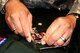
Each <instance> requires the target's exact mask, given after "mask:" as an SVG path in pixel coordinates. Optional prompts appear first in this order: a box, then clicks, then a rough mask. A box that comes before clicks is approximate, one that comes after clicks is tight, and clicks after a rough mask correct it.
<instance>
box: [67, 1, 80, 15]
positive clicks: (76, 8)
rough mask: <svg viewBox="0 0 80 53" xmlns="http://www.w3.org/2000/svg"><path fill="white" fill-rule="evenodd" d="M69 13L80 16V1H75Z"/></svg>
mask: <svg viewBox="0 0 80 53" xmlns="http://www.w3.org/2000/svg"><path fill="white" fill-rule="evenodd" d="M71 13H77V14H80V0H76V1H75V2H74V4H73V6H72V8H71V10H70V11H69V13H68V14H71Z"/></svg>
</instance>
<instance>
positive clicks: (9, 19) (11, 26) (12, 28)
mask: <svg viewBox="0 0 80 53" xmlns="http://www.w3.org/2000/svg"><path fill="white" fill-rule="evenodd" d="M6 23H7V24H8V26H9V28H10V29H11V31H14V30H15V31H14V33H15V34H18V32H17V30H16V27H15V26H14V24H13V22H12V20H11V18H10V17H7V18H6Z"/></svg>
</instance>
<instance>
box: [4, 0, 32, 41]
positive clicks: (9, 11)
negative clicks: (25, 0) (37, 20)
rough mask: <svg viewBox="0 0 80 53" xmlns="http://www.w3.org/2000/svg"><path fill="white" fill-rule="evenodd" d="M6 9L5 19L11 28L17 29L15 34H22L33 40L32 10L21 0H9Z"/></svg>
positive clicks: (28, 39)
mask: <svg viewBox="0 0 80 53" xmlns="http://www.w3.org/2000/svg"><path fill="white" fill-rule="evenodd" d="M5 10H6V14H5V20H6V22H7V24H8V25H9V27H10V28H11V30H12V31H13V30H14V29H16V30H15V31H14V33H15V34H20V35H21V36H24V37H25V38H26V39H27V41H28V42H31V34H30V33H31V32H32V14H31V13H30V11H29V10H28V9H27V8H26V7H25V6H24V5H23V4H22V3H21V2H20V1H19V0H9V1H8V2H7V4H6V5H5Z"/></svg>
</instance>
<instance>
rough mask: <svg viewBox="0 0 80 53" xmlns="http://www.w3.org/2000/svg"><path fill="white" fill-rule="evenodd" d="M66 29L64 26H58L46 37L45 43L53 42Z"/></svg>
mask: <svg viewBox="0 0 80 53" xmlns="http://www.w3.org/2000/svg"><path fill="white" fill-rule="evenodd" d="M66 30H67V28H66V26H61V27H59V28H58V29H57V30H55V31H54V32H53V33H52V34H51V35H50V37H49V38H48V39H47V44H48V45H52V44H53V43H55V42H56V41H57V40H58V39H59V38H60V37H61V36H62V35H63V34H64V33H65V32H66Z"/></svg>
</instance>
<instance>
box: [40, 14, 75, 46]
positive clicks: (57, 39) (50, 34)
mask: <svg viewBox="0 0 80 53" xmlns="http://www.w3.org/2000/svg"><path fill="white" fill-rule="evenodd" d="M75 25H76V18H75V17H74V16H73V15H67V16H65V17H59V18H57V19H56V20H55V21H54V22H52V24H51V25H50V26H49V28H48V29H47V31H46V34H45V36H44V37H43V38H42V40H41V43H42V44H46V43H47V44H48V45H55V46H56V47H61V46H66V45H67V44H68V43H69V40H70V37H71V35H72V32H73V30H74V28H75ZM61 37H63V38H64V39H66V40H67V41H66V42H64V41H63V40H62V39H61Z"/></svg>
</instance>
